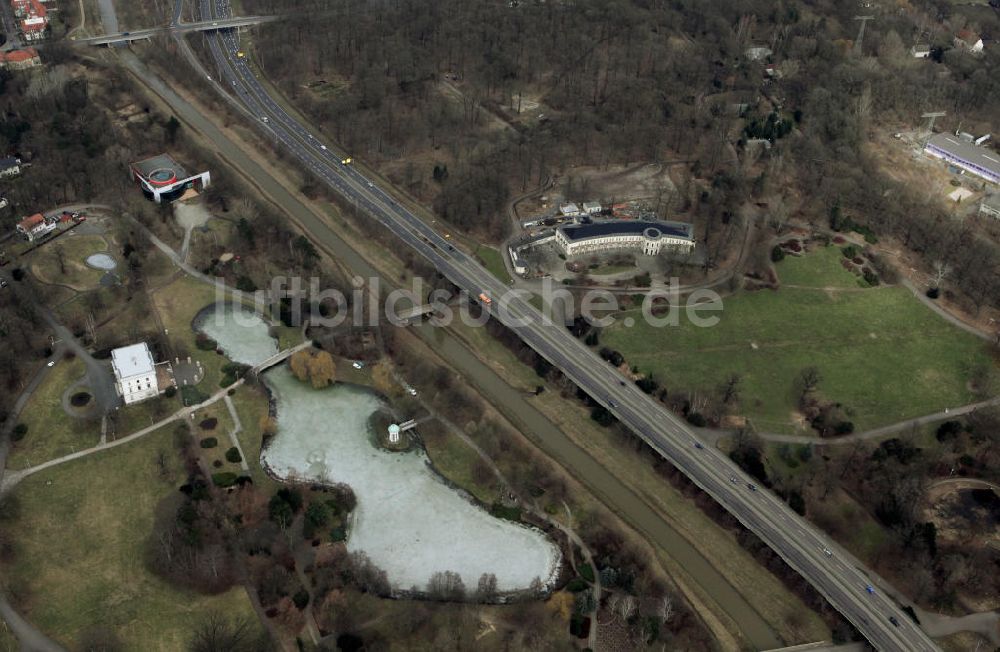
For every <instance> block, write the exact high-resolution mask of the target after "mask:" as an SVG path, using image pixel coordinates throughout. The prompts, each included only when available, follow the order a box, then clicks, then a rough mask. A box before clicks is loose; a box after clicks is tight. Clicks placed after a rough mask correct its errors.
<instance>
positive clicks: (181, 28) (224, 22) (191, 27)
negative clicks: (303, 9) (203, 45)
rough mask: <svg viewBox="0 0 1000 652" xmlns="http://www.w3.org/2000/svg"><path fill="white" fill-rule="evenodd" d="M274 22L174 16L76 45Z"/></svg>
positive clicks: (268, 18)
mask: <svg viewBox="0 0 1000 652" xmlns="http://www.w3.org/2000/svg"><path fill="white" fill-rule="evenodd" d="M274 20H280V16H242V17H240V18H222V19H219V20H206V21H201V22H195V23H182V22H180V20H179V16H175V18H174V20H173V22H171V23H170V25H165V26H161V27H149V28H146V29H137V30H135V31H133V32H118V33H115V34H105V35H103V36H92V37H89V38H81V39H77V41H76V42H77V43H81V44H85V45H112V44H116V43H128V42H131V41H142V40H145V39H150V38H153V37H154V36H157V35H159V34H162V33H164V32H167V31H171V30H172V31H175V32H209V31H214V30H220V29H231V28H233V27H249V26H250V25H259V24H260V23H267V22H271V21H274Z"/></svg>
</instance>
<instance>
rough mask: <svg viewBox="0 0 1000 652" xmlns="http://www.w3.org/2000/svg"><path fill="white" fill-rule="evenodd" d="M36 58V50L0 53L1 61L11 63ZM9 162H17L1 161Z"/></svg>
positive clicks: (7, 159) (26, 49) (9, 158)
mask: <svg viewBox="0 0 1000 652" xmlns="http://www.w3.org/2000/svg"><path fill="white" fill-rule="evenodd" d="M37 56H38V50H36V49H35V48H25V49H23V50H11V51H10V52H0V59H2V60H3V61H7V62H13V63H18V62H21V61H28V60H29V59H34V58H35V57H37ZM9 160H14V161H15V162H16V161H17V159H14V158H13V157H8V158H5V159H3V161H9Z"/></svg>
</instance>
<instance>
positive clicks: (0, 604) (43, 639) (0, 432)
mask: <svg viewBox="0 0 1000 652" xmlns="http://www.w3.org/2000/svg"><path fill="white" fill-rule="evenodd" d="M62 355H63V347H62V346H61V345H58V346H57V347H56V350H55V352H54V353H53V354H52V356H51V357H50V358H49V361H55V360H58V359H60V358H61V357H62ZM50 369H51V367H49V366H48V365H45V366H42V367H41V368H39V369H38V370H37V371H36V373H35V375H34V376H33V377H32V379H31V381H30V382H29V383H28V385H27V386H26V387H25V388H24V390H22V391H21V394H20V395H19V396H18V397H17V400H15V401H14V406H13V407H12V408H11V412H10V416H9V417H8V419H7V421H6V422H4V424H3V427H2V428H0V487H2V485H3V482H4V469H5V468H6V466H7V454H8V452H9V450H10V433H11V431H12V430H13V429H14V425H15V424H16V423H17V417H18V415H19V414H20V413H21V410H23V409H24V406H25V405H26V404H27V402H28V399H29V398H31V394H32V393H33V392H34V391H35V390H36V389H37V388H38V386H39V385H40V384H41V383H42V381H43V380H44V379H45V377H46V376H47V375H48V373H49V370H50ZM0 618H2V619H3V621H4V622H6V623H7V625H8V626H9V627H10V631H11V632H13V634H14V636H15V637H17V640H18V641H19V642H20V643H21V650H22V651H25V652H65V651H64V650H63V648H62V647H60V646H59V645H58V644H57V643H55V642H54V641H52V640H51V639H49V638H48V637H47V636H45V635H44V634H42V633H41V632H40V631H39V630H37V629H35V627H34V626H32V624H31V623H29V622H28V621H26V620H25V619H24V618H22V617H21V616H20V614H18V613H17V612H16V611H14V608H13V607H12V606H11V605H10V603H9V602H8V601H7V596H6V595H4V594H3V592H2V591H0Z"/></svg>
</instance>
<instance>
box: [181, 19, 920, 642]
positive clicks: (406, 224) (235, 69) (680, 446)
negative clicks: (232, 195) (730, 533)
mask: <svg viewBox="0 0 1000 652" xmlns="http://www.w3.org/2000/svg"><path fill="white" fill-rule="evenodd" d="M214 2H215V4H214V5H213V0H200V7H201V11H202V18H203V22H210V21H211V20H212V18H211V17H212V16H213V13H214V14H215V15H216V16H218V17H220V18H219V19H221V17H225V16H228V15H229V7H228V4H227V0H214ZM206 37H207V39H208V44H209V49H210V51H211V53H212V56H213V58H214V60H215V63H216V65H217V66H218V68H219V72H220V76H219V79H220V86H222V87H228V88H230V89H231V90H232V91H233V93H234V94H235V95H236V97H238V98H239V100H240V101H241V102H242V103H243V104H244V105H245V106H246V108H247V109H248V111H249V112H250V114H252V115H253V116H255V117H256V118H255V119H256V121H257V122H258V125H259V126H260V128H262V129H263V130H265V131H266V132H267V133H268V134H269V135H270V136H271V137H273V138H274V139H275V140H276V141H277V142H280V143H281V144H282V145H283V146H284V147H286V148H287V149H288V150H289V151H290V152H291V153H292V154H293V155H294V156H295V158H297V159H298V160H299V161H300V162H301V163H302V164H303V165H304V166H305V167H306V168H307V169H309V170H310V171H311V172H312V173H314V174H315V175H316V177H317V178H318V179H321V180H322V181H323V182H325V183H326V184H327V185H328V186H329V187H330V188H331V189H333V190H334V191H336V192H337V193H339V194H340V195H342V196H343V197H345V198H347V199H348V200H349V201H351V202H353V203H354V204H356V205H357V206H358V207H359V208H360V209H361V210H362V211H363V212H365V213H367V214H368V215H370V216H371V217H372V218H373V219H376V220H378V221H379V222H381V223H382V224H384V225H385V226H386V227H388V228H389V229H391V230H392V232H393V233H395V234H396V235H397V236H398V237H399V238H400V239H401V240H402V241H403V242H404V243H405V244H406V245H407V246H409V247H412V248H413V249H415V250H416V251H418V252H420V253H421V254H422V255H423V256H424V257H425V258H427V260H429V261H430V262H431V263H432V264H434V265H435V266H436V268H437V269H438V270H439V271H440V272H441V273H442V274H444V275H445V276H446V277H447V278H448V279H449V280H451V281H452V282H453V283H454V284H455V285H457V286H458V287H460V288H462V289H463V290H465V291H467V292H468V293H469V294H470V295H471V296H473V297H475V296H477V295H479V294H480V293H481V292H486V293H487V294H489V296H491V297H493V299H494V301H493V303H492V304H491V305H489V306H488V309H489V310H490V312H491V313H492V314H493V316H494V317H496V318H497V319H499V320H500V321H501V322H502V323H504V324H505V325H507V326H508V327H509V328H511V329H512V330H514V331H515V332H516V333H517V334H518V335H519V336H520V337H521V338H522V339H523V340H524V341H525V342H526V343H527V344H528V345H529V346H531V347H532V348H534V349H535V350H536V351H537V352H538V353H539V354H541V355H542V356H543V357H545V358H546V359H547V360H549V362H551V363H552V364H553V365H554V366H556V367H558V368H559V369H560V370H561V371H562V372H563V373H564V374H566V375H567V376H568V377H569V378H570V379H571V380H573V382H575V383H576V384H577V385H578V386H580V387H581V388H582V389H583V390H584V391H586V392H587V393H588V394H590V395H591V396H592V397H593V398H594V399H595V400H596V401H598V402H599V403H601V404H602V405H604V406H605V407H606V408H607V409H608V410H609V411H611V412H612V413H613V414H614V415H615V416H616V417H617V418H618V419H619V420H620V421H621V422H622V423H623V424H625V425H626V426H628V427H629V428H631V429H632V430H633V431H634V432H635V433H636V434H637V435H638V436H640V437H641V438H642V439H643V440H644V441H645V442H646V443H647V444H648V445H649V446H651V447H652V448H653V449H654V450H656V451H657V452H658V453H659V454H660V455H662V456H663V457H664V458H665V459H667V460H668V461H669V462H670V463H671V464H673V465H674V466H675V467H677V468H678V469H679V470H681V471H682V472H683V473H684V474H685V475H687V476H688V477H689V478H690V479H691V480H692V481H693V482H694V483H695V484H697V485H698V486H699V487H701V488H702V489H703V490H704V491H706V492H707V493H708V494H709V495H711V496H712V497H713V499H715V500H716V501H717V502H718V503H719V504H720V505H722V506H723V507H724V508H725V509H726V510H728V511H729V512H730V513H731V514H733V515H734V516H735V517H736V518H737V519H738V520H739V521H740V522H741V523H742V524H743V525H744V526H745V527H747V528H748V529H749V530H751V531H752V532H754V533H755V534H756V535H757V536H758V537H760V538H761V539H762V540H763V541H764V542H765V543H766V544H767V545H768V546H770V547H771V548H772V549H773V550H775V551H776V552H777V553H778V554H779V555H780V556H781V557H782V558H783V559H784V560H785V561H786V562H787V563H788V564H789V566H791V567H792V568H793V569H795V570H796V571H797V572H798V573H800V574H801V575H802V576H803V577H804V578H806V579H807V580H808V581H809V582H810V583H811V584H812V585H813V586H814V587H815V588H816V589H817V590H818V591H819V592H820V593H821V594H822V595H823V596H825V597H826V599H827V600H828V601H829V602H830V604H831V605H832V606H833V607H834V608H836V609H837V610H838V611H840V612H841V613H842V614H843V615H844V616H845V617H846V618H847V619H848V620H849V621H850V622H852V623H853V624H854V626H855V627H857V628H858V630H859V631H860V632H862V633H863V634H864V636H865V637H866V638H867V639H868V640H869V642H870V643H871V644H872V645H873V646H874V647H876V648H877V649H881V650H901V651H917V650H937V649H938V647H937V646H936V645H935V643H934V642H933V641H932V640H931V639H930V638H929V637H928V636H927V635H926V634H925V633H924V632H923V631H922V630H921V629H920V628H919V627H918V626H916V625H915V624H914V623H913V621H912V620H911V619H910V618H909V617H908V616H907V615H906V614H904V613H903V612H902V611H901V610H900V609H899V607H898V606H897V605H896V604H895V603H894V602H893V600H892V599H891V598H890V597H889V596H888V595H887V591H885V590H883V588H882V587H883V586H884V584H883V583H882V581H881V580H880V579H878V578H877V577H875V576H874V575H873V574H872V573H870V572H869V571H867V570H866V569H865V568H864V566H863V564H862V563H861V562H860V561H859V560H857V559H856V558H854V557H853V556H851V555H850V554H849V553H847V552H846V551H844V550H843V549H841V548H840V547H839V546H837V545H836V544H834V543H833V542H832V541H831V540H830V539H829V538H828V537H826V535H825V534H823V533H822V532H821V531H820V530H818V529H817V528H815V527H813V526H812V525H811V524H809V523H808V522H807V521H805V520H804V519H802V518H800V517H799V516H798V515H797V514H795V513H794V512H793V511H792V510H791V509H790V508H789V507H788V506H787V505H785V503H784V502H783V501H781V500H780V499H779V498H778V497H777V496H775V495H774V494H772V493H771V492H769V491H766V490H764V489H758V488H756V487H753V483H754V481H753V480H752V479H751V478H749V477H748V476H747V475H746V474H744V473H743V472H742V471H741V470H740V469H739V468H738V467H736V466H735V465H734V464H733V463H732V462H731V461H730V460H729V459H728V457H726V456H725V455H724V454H723V453H721V452H720V451H718V450H716V449H714V448H713V447H709V446H702V445H701V444H700V443H699V442H698V439H697V436H696V435H695V434H694V432H693V431H692V430H691V429H690V427H689V426H688V425H687V424H686V423H685V422H684V421H682V420H681V419H679V418H678V417H677V416H675V415H673V414H672V413H670V412H669V411H668V410H667V409H666V408H665V407H664V406H663V405H661V404H660V403H658V402H657V401H655V400H654V399H653V398H651V397H649V396H647V395H646V394H645V393H643V392H642V391H641V390H639V389H638V388H637V387H636V386H635V385H634V384H633V383H630V382H627V381H626V379H625V378H624V377H622V376H621V375H620V374H619V373H618V371H617V370H615V369H614V368H613V367H611V366H610V365H608V364H607V363H605V362H604V361H602V360H601V359H600V358H599V357H598V356H597V355H596V354H595V353H594V352H592V351H591V350H590V349H588V348H587V347H586V346H584V345H583V344H582V343H581V342H580V341H578V340H577V339H576V338H574V337H573V336H572V335H571V334H570V333H569V332H568V331H567V330H566V329H565V328H564V327H563V326H561V325H556V324H552V323H548V322H546V320H545V319H544V318H543V316H542V315H541V313H540V312H538V311H537V310H536V309H535V308H534V307H533V306H531V305H530V304H529V303H528V302H527V301H526V300H525V299H524V297H522V296H520V295H518V294H516V293H512V292H511V291H510V288H508V287H507V286H505V285H504V284H503V283H502V282H501V281H499V280H498V279H497V278H495V277H494V276H493V275H492V274H490V272H488V271H487V270H486V269H485V268H484V267H483V266H482V265H480V264H479V263H478V262H477V261H476V260H475V259H473V258H472V257H470V256H468V255H467V254H465V253H464V252H462V251H460V250H458V249H456V248H454V247H453V246H452V245H451V244H450V242H449V241H448V239H447V238H445V237H444V236H443V235H442V234H441V233H439V232H438V231H436V230H434V229H433V228H431V227H430V226H429V225H428V224H427V223H425V222H424V221H423V220H422V219H421V218H420V217H418V216H417V215H416V214H414V213H413V212H411V211H410V210H408V209H407V208H406V207H405V206H403V205H402V204H400V203H399V202H398V201H397V200H396V199H395V198H394V197H393V196H392V195H390V194H389V193H387V192H386V191H385V190H383V189H382V188H381V187H380V186H379V184H378V183H375V181H374V180H372V179H368V178H366V177H365V176H364V174H363V173H362V172H360V171H359V170H358V169H357V168H355V167H354V166H352V165H344V164H342V163H341V161H342V160H343V158H344V157H346V156H347V155H346V154H344V153H342V152H336V151H334V148H333V147H332V146H329V145H327V144H325V143H324V142H323V141H322V138H321V137H320V136H319V135H318V134H314V133H313V132H311V131H310V130H309V129H308V128H307V127H306V126H304V125H303V124H301V123H299V122H298V121H297V120H295V119H294V118H293V117H291V116H290V115H289V114H288V113H287V112H286V111H285V110H284V109H283V108H282V107H281V105H280V104H279V103H278V102H277V101H275V100H274V99H273V98H272V97H271V96H270V95H269V94H268V92H267V90H266V89H265V88H264V87H263V86H262V85H261V83H260V82H259V81H258V79H257V78H256V77H255V76H254V72H253V70H252V69H251V67H250V66H249V64H248V63H247V60H246V59H245V58H241V57H239V56H238V55H237V52H238V51H239V49H240V48H239V41H238V34H237V33H236V31H235V30H221V31H218V32H210V33H208V34H206ZM869 585H872V586H873V591H872V592H869V591H868V590H866V587H868V586H869ZM760 599H762V600H766V599H767V596H760ZM890 618H892V619H893V620H894V621H895V623H898V624H894V623H893V622H892V621H890Z"/></svg>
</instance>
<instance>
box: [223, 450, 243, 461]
mask: <svg viewBox="0 0 1000 652" xmlns="http://www.w3.org/2000/svg"><path fill="white" fill-rule="evenodd" d="M226 460H227V461H229V462H232V463H233V464H239V463H240V462H242V461H243V456H242V455H240V450H239V449H238V448H236V447H235V446H233V447H232V448H230V449H229V450H227V451H226Z"/></svg>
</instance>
